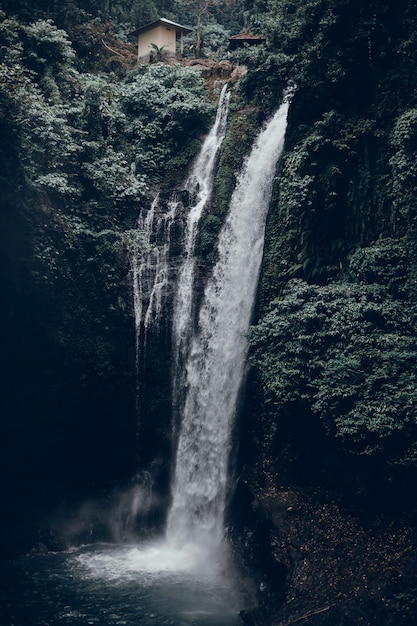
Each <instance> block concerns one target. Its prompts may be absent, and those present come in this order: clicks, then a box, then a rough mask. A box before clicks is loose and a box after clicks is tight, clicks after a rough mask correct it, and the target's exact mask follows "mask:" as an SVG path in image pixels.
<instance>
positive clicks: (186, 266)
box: [173, 84, 230, 364]
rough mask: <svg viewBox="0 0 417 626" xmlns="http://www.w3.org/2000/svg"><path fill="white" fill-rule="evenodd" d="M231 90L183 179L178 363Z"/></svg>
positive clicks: (176, 306) (225, 93)
mask: <svg viewBox="0 0 417 626" xmlns="http://www.w3.org/2000/svg"><path fill="white" fill-rule="evenodd" d="M229 98H230V93H229V92H228V91H227V84H225V85H224V87H223V89H222V92H221V94H220V99H219V105H218V108H217V115H216V120H215V123H214V125H213V127H212V129H211V131H210V133H209V135H208V136H207V138H206V140H205V141H204V144H203V146H202V148H201V151H200V154H199V156H198V158H197V160H196V162H195V164H194V167H193V169H192V171H191V174H190V176H189V177H188V180H187V182H186V190H187V191H188V192H189V194H190V196H191V197H192V198H194V203H193V204H192V206H191V209H190V211H189V213H188V217H187V223H186V228H185V242H184V255H185V256H184V261H183V263H182V265H181V268H180V272H179V276H178V281H177V290H176V296H175V302H174V316H173V351H174V361H175V363H177V364H180V363H181V362H182V361H183V359H184V357H185V354H186V352H187V348H188V341H189V338H190V334H191V330H192V323H191V320H192V317H193V288H194V277H195V266H196V258H195V255H194V250H195V244H196V239H197V235H198V225H199V222H200V219H201V216H202V215H203V212H204V209H205V208H206V206H207V203H208V201H209V199H210V196H211V192H212V183H213V176H214V172H215V166H216V163H217V157H218V154H219V150H220V148H221V145H222V143H223V139H224V137H225V134H226V128H227V114H228V105H229Z"/></svg>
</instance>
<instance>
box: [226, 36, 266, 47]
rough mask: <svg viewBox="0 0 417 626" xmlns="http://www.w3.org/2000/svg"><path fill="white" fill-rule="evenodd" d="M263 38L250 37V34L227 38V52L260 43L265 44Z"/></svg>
mask: <svg viewBox="0 0 417 626" xmlns="http://www.w3.org/2000/svg"><path fill="white" fill-rule="evenodd" d="M265 41H266V39H265V37H260V36H259V35H252V33H240V35H233V37H229V50H236V49H237V48H243V47H244V46H245V44H246V45H249V46H253V45H257V44H260V43H265Z"/></svg>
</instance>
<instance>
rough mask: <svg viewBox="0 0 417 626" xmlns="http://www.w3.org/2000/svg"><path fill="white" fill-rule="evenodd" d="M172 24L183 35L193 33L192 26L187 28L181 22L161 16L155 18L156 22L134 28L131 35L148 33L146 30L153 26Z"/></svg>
mask: <svg viewBox="0 0 417 626" xmlns="http://www.w3.org/2000/svg"><path fill="white" fill-rule="evenodd" d="M163 25H165V26H171V27H172V28H175V30H176V31H177V33H181V34H183V35H187V34H188V33H191V31H192V28H187V26H182V25H181V24H176V23H175V22H171V21H170V20H166V19H165V18H163V17H161V18H159V20H155V21H154V22H151V23H150V24H146V25H145V26H142V27H141V28H137V29H136V30H133V31H132V32H131V33H129V35H136V36H137V35H140V33H146V31H148V30H152V29H153V28H157V27H158V26H163Z"/></svg>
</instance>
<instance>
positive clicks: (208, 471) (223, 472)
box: [167, 97, 289, 545]
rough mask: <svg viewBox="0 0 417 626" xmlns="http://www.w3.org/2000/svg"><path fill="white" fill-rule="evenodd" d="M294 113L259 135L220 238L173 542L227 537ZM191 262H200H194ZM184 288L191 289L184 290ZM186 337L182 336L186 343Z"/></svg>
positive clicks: (280, 116) (196, 363)
mask: <svg viewBox="0 0 417 626" xmlns="http://www.w3.org/2000/svg"><path fill="white" fill-rule="evenodd" d="M288 107H289V97H285V99H284V102H283V104H282V105H281V107H280V108H279V110H278V111H277V113H276V114H275V116H274V117H273V118H272V120H271V121H270V122H269V123H268V124H267V125H266V126H265V127H264V129H263V130H262V131H261V133H260V134H259V136H258V138H257V140H256V142H255V144H254V146H253V149H252V151H251V154H250V155H249V157H248V158H247V160H246V162H245V163H244V166H243V168H242V171H241V173H240V175H239V177H238V180H237V185H236V188H235V191H234V193H233V196H232V199H231V202H230V207H229V213H228V216H227V218H226V221H225V223H224V226H223V228H222V230H221V233H220V236H219V244H218V261H217V263H216V265H215V267H214V269H213V272H212V275H211V278H210V279H209V280H208V283H207V285H206V288H205V292H204V300H203V303H202V306H201V309H200V313H199V319H198V329H197V332H196V333H195V334H194V336H193V337H192V338H191V340H190V345H189V350H188V358H187V361H186V388H187V396H186V399H185V406H184V411H183V416H182V423H181V429H180V434H179V441H178V449H177V456H176V469H175V479H174V485H173V491H172V496H173V501H172V507H171V511H170V514H169V518H168V524H167V540H168V542H172V543H178V544H185V543H188V542H190V541H193V540H194V541H195V542H196V543H200V544H201V543H202V542H206V543H207V541H208V537H210V538H213V540H214V544H215V545H219V543H220V540H221V538H222V534H223V518H224V510H225V505H226V494H227V489H226V488H227V479H228V462H229V454H230V447H231V431H232V426H233V421H234V417H235V412H236V407H237V401H238V395H239V390H240V387H241V384H242V380H243V378H244V373H245V368H246V360H247V350H248V344H247V339H246V333H247V330H248V327H249V323H250V319H251V315H252V311H253V304H254V300H255V296H256V290H257V284H258V277H259V271H260V266H261V261H262V254H263V242H264V231H265V223H266V217H267V213H268V208H269V203H270V198H271V191H272V184H273V179H274V174H275V170H276V165H277V161H278V159H279V157H280V155H281V152H282V149H283V145H284V136H285V130H286V120H287V112H288ZM187 262H188V263H189V264H190V265H192V264H193V263H194V261H192V260H191V259H188V260H187ZM187 271H188V270H187ZM184 286H185V289H186V293H185V294H184V295H182V294H179V295H178V296H177V300H178V301H182V300H184V302H185V304H184V305H182V306H180V307H178V310H179V311H181V313H184V314H185V319H186V320H187V319H189V312H188V311H189V304H188V301H189V300H192V285H190V284H189V282H188V280H187V281H186V280H184ZM179 288H180V289H182V288H183V286H182V285H181V283H180V287H179ZM190 290H191V291H190ZM184 324H185V322H184V320H182V319H181V320H176V325H177V328H178V329H182V327H183V325H184ZM182 336H183V335H182V330H181V332H180V340H181V338H182ZM201 535H203V536H204V539H203V540H202V539H201ZM210 543H211V542H210Z"/></svg>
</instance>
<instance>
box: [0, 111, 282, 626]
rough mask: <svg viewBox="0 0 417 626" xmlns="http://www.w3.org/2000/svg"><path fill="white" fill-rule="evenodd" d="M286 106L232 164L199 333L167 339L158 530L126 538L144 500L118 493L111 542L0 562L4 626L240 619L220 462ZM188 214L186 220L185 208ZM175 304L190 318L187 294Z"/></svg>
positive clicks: (227, 445) (228, 625) (195, 623)
mask: <svg viewBox="0 0 417 626" xmlns="http://www.w3.org/2000/svg"><path fill="white" fill-rule="evenodd" d="M288 106H289V105H288V100H287V99H286V100H285V101H284V103H283V105H282V106H281V107H280V109H279V111H278V112H277V114H276V115H275V116H274V118H273V119H272V120H271V121H270V122H269V123H268V125H267V126H266V127H265V128H264V129H263V131H262V132H261V133H260V135H259V137H258V139H257V141H256V142H255V145H254V147H253V150H252V152H251V155H250V156H249V157H248V158H247V160H246V162H245V164H244V166H243V168H242V172H241V174H240V176H239V178H238V182H237V186H236V189H235V192H234V194H233V197H232V200H231V204H230V210H229V215H228V217H227V218H226V221H225V224H224V226H223V228H222V231H221V233H220V236H219V250H218V252H219V254H218V261H217V263H216V265H215V267H214V269H213V272H212V276H211V277H210V278H209V279H208V282H207V284H206V288H205V292H204V297H203V300H202V303H201V307H200V311H199V323H198V327H197V331H196V332H195V333H194V334H190V333H189V329H188V328H186V325H182V324H181V323H180V324H178V323H177V328H179V329H181V328H183V327H184V328H185V330H186V332H187V336H186V337H185V338H184V336H183V335H181V332H180V334H179V336H178V337H177V339H176V340H177V343H178V345H177V355H180V354H182V356H183V357H186V358H185V363H186V367H185V372H186V374H185V375H186V379H187V389H188V392H187V394H186V398H185V400H184V403H183V406H182V413H183V414H182V423H181V428H180V432H179V440H178V451H177V456H176V465H175V476H174V482H173V489H172V496H173V503H172V507H171V511H170V513H169V516H168V522H167V529H166V536H165V537H164V538H161V539H159V540H155V539H153V540H152V541H146V540H141V541H140V542H137V543H132V542H131V540H132V537H133V535H130V534H129V532H128V531H129V523H130V521H129V520H130V518H129V515H130V516H131V517H132V518H135V516H137V515H139V516H140V514H141V513H143V510H142V509H146V508H147V507H149V506H152V497H153V496H149V493H148V492H146V490H145V491H144V490H143V484H142V486H141V487H139V486H138V487H135V486H133V487H132V488H131V489H127V490H126V491H125V492H121V493H120V494H118V495H116V496H115V500H114V503H113V504H114V506H113V507H110V510H109V511H108V512H107V513H106V515H107V518H108V519H107V522H108V524H109V526H110V527H112V528H113V538H114V539H115V541H116V542H115V543H96V544H92V545H82V546H81V547H77V548H72V549H68V550H66V551H62V552H56V553H53V552H45V553H44V554H42V553H36V554H31V555H27V556H25V557H21V558H18V559H15V560H13V561H8V562H4V563H3V564H1V565H0V589H1V592H0V593H1V594H2V598H1V607H0V624H1V625H2V626H32V625H33V626H41V625H48V626H55V625H58V624H72V625H73V626H81V625H85V624H99V625H106V626H113V625H116V624H125V625H127V626H133V625H135V626H138V625H143V626H151V625H152V624H155V625H163V624H165V625H171V626H233V625H236V626H237V624H240V623H241V619H240V617H239V611H240V610H242V609H244V608H246V606H245V605H246V598H245V597H244V595H243V592H242V585H241V582H240V581H239V578H238V576H237V574H236V572H235V569H234V565H233V562H232V559H231V555H230V554H229V548H228V544H227V542H226V541H225V540H224V535H225V529H224V512H225V507H226V501H227V495H228V494H227V484H228V480H230V478H229V477H228V461H229V455H230V451H231V433H232V430H233V423H234V419H235V417H236V416H235V413H236V410H237V401H238V395H239V391H240V387H241V385H242V381H243V379H244V375H245V369H246V359H247V349H248V347H247V341H246V332H247V329H248V326H249V323H250V318H251V315H252V310H253V303H254V300H255V297H256V289H257V283H258V277H259V271H260V265H261V260H262V250H263V238H264V230H265V222H266V216H267V211H268V206H269V202H270V194H271V190H272V182H273V178H274V173H275V167H276V162H277V160H278V158H279V156H280V154H281V152H282V148H283V142H284V136H285V128H286V116H287V112H288ZM219 143H221V142H219ZM216 149H217V148H216ZM193 220H194V222H193V224H194V223H195V215H194V216H193ZM197 221H198V220H197ZM192 236H193V237H194V234H193V235H192ZM192 254H193V250H192V246H189V250H188V257H187V258H186V260H185V261H184V262H185V263H187V267H186V271H185V270H184V271H183V272H182V276H185V275H187V276H188V278H187V280H186V281H183V282H185V283H187V285H186V288H187V289H189V288H192V283H193V276H192V272H193V265H194V262H193V261H192V259H191V260H190V255H192ZM136 293H138V292H136ZM177 302H180V305H179V310H180V311H183V312H184V315H185V316H186V317H187V318H188V319H189V316H190V311H189V306H188V303H189V302H190V298H189V294H186V297H185V298H184V297H180V298H177ZM184 302H185V304H186V305H185V306H184ZM145 315H146V312H145ZM177 322H178V320H177ZM174 351H175V348H174ZM174 387H175V385H174ZM91 508H92V509H94V503H93V505H92V507H91ZM126 511H128V515H127V514H126ZM90 514H92V515H94V511H93V512H91V511H90V512H89V513H88V515H87V514H86V511H85V510H84V512H83V511H80V516H79V517H80V519H81V525H83V524H85V519H86V518H88V516H89V515H90ZM82 518H84V521H82ZM74 524H75V526H76V524H77V519H74ZM71 532H75V534H76V532H77V529H76V528H72V529H71V528H69V529H68V534H69V536H70V535H71ZM123 539H125V542H124V543H120V541H121V540H123Z"/></svg>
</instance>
